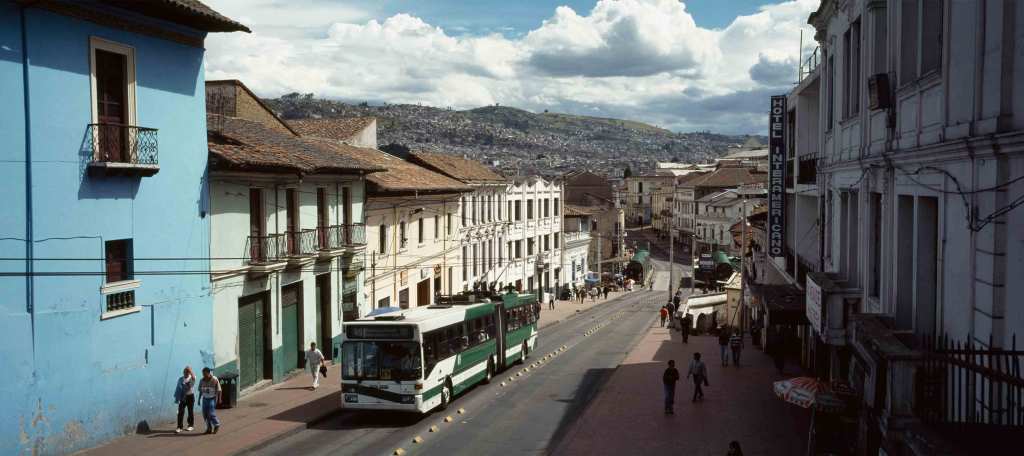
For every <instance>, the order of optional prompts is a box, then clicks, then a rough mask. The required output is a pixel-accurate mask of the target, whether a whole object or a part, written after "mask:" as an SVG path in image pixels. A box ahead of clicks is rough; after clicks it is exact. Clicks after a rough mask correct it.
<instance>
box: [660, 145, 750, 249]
mask: <svg viewBox="0 0 1024 456" xmlns="http://www.w3.org/2000/svg"><path fill="white" fill-rule="evenodd" d="M767 180H768V174H767V173H764V172H760V171H757V170H754V169H751V168H749V167H746V166H742V165H738V164H723V165H721V166H719V167H718V168H717V169H715V170H714V171H711V172H707V173H703V174H690V175H689V176H686V177H684V178H682V179H680V181H679V184H678V185H677V186H676V187H675V188H674V189H673V191H674V192H675V193H676V194H679V195H680V199H681V201H680V204H683V205H686V207H692V210H693V211H694V212H693V213H692V215H691V214H687V215H685V216H680V217H679V218H680V220H681V228H682V229H683V230H684V231H683V233H684V234H686V231H685V230H686V229H687V228H688V227H692V230H693V231H692V233H693V234H692V236H693V237H692V238H691V239H689V241H690V242H691V245H693V247H694V250H693V254H694V255H696V254H698V253H701V252H704V253H709V252H713V251H716V250H722V249H720V248H719V246H720V245H726V246H727V245H728V244H729V242H728V241H727V239H728V237H729V227H730V226H731V225H732V224H733V223H735V222H736V221H738V220H740V218H741V216H742V211H732V210H730V211H729V212H730V214H732V216H731V217H727V216H726V214H725V212H726V211H725V209H726V206H728V207H732V206H729V205H726V206H714V205H709V204H710V203H715V204H724V203H725V202H733V201H734V200H737V199H743V198H742V197H738V196H737V195H738V194H737V193H736V192H735V190H736V189H738V188H739V187H741V186H745V185H756V184H763V183H765V182H767ZM729 190H733V192H732V193H723V192H727V191H729ZM716 194H718V195H719V197H718V199H715V198H714V197H713V195H716ZM730 195H731V196H730ZM737 204H738V203H737ZM748 204H749V202H748ZM737 207H740V208H741V207H742V205H738V206H737ZM750 207H752V206H750ZM748 208H749V207H748ZM691 216H692V218H691ZM701 217H703V222H702V219H701ZM691 220H692V222H691ZM729 220H731V222H730V221H729Z"/></svg>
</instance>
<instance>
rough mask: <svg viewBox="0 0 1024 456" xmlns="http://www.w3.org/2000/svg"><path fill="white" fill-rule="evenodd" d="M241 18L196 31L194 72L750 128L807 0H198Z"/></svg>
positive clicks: (680, 125)
mask: <svg viewBox="0 0 1024 456" xmlns="http://www.w3.org/2000/svg"><path fill="white" fill-rule="evenodd" d="M206 3H207V4H209V5H210V6H211V7H213V8H214V9H216V10H217V11H219V12H221V13H222V14H225V15H227V16H228V17H231V18H232V19H235V20H237V21H240V22H242V23H244V24H246V25H248V26H249V27H250V28H251V29H252V30H253V33H251V34H247V33H216V34H211V35H210V36H209V37H208V38H207V41H206V47H207V60H206V77H207V79H226V78H232V79H240V80H242V81H243V82H244V83H245V84H246V85H247V86H248V87H249V88H250V89H252V90H253V91H254V92H256V93H257V94H258V95H260V96H263V97H276V96H279V95H282V94H285V93H290V92H300V93H313V94H315V95H316V96H318V97H323V98H330V99H337V100H342V101H348V102H364V101H366V102H369V103H371V104H382V103H412V104H417V103H419V104H424V105H431V106H437V107H451V108H454V109H470V108H475V107H480V106H488V105H494V104H501V105H503V106H514V107H518V108H522V109H527V110H530V111H534V112H540V111H544V110H549V111H551V112H566V113H571V114H581V115H591V116H599V117H613V118H622V119H630V120H639V121H642V122H647V123H650V124H653V125H657V126H660V127H664V128H668V129H671V130H673V131H681V132H688V131H704V130H709V131H712V132H717V133H728V134H764V133H765V132H766V131H767V122H768V117H767V107H768V102H769V96H770V95H774V94H783V93H786V92H787V91H788V90H789V89H790V88H792V87H793V84H794V83H795V81H796V73H797V62H798V54H800V53H801V52H800V50H799V48H800V31H801V30H803V32H804V49H803V53H804V54H805V55H806V54H807V53H809V52H810V51H811V50H812V49H813V40H812V38H811V37H812V36H813V29H812V28H810V26H808V25H807V16H808V15H809V14H810V13H811V12H812V11H814V10H815V9H816V8H817V4H818V0H790V1H774V2H773V1H764V0H683V1H680V0H561V1H555V2H549V1H542V0H516V1H510V0H474V1H468V0H376V1H374V0H363V1H355V0H351V1H349V0H206Z"/></svg>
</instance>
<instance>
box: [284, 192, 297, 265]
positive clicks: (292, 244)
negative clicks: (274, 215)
mask: <svg viewBox="0 0 1024 456" xmlns="http://www.w3.org/2000/svg"><path fill="white" fill-rule="evenodd" d="M298 203H299V201H298V199H297V192H296V191H295V189H294V188H289V189H287V190H285V225H286V228H285V230H286V231H287V233H288V234H287V238H288V253H290V254H293V255H294V254H296V253H298V252H299V204H298Z"/></svg>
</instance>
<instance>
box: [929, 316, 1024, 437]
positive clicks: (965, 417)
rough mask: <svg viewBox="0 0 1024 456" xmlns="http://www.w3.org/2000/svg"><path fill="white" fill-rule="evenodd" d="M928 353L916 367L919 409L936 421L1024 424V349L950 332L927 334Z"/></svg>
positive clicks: (970, 424)
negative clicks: (956, 337)
mask: <svg viewBox="0 0 1024 456" xmlns="http://www.w3.org/2000/svg"><path fill="white" fill-rule="evenodd" d="M920 347H921V349H922V350H923V351H924V353H925V355H924V359H923V361H922V363H921V364H920V365H918V367H917V370H916V373H915V398H914V413H915V415H917V416H918V418H920V419H921V420H922V421H924V422H926V423H929V424H934V425H955V426H965V427H983V428H988V429H987V430H992V429H997V430H998V429H999V428H1005V430H1007V431H1012V430H1013V429H1017V430H1020V429H1021V426H1024V376H1022V373H1021V362H1022V360H1024V350H1018V349H1017V338H1016V336H1014V337H1013V338H1012V343H1011V346H1010V348H1009V349H1005V348H991V347H992V339H991V337H990V338H989V344H988V345H987V346H984V345H982V344H978V343H975V342H970V341H968V342H962V341H958V340H953V339H950V338H949V337H946V336H941V337H931V336H929V337H924V338H922V340H921V345H920Z"/></svg>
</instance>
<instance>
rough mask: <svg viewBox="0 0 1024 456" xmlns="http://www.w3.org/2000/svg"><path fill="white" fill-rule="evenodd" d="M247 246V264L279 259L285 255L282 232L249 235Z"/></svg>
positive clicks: (270, 261) (271, 261)
mask: <svg viewBox="0 0 1024 456" xmlns="http://www.w3.org/2000/svg"><path fill="white" fill-rule="evenodd" d="M248 244H249V245H248V246H247V248H246V249H245V251H246V253H247V255H248V257H247V258H246V262H247V263H249V264H264V263H273V262H276V261H281V259H282V258H283V257H284V256H285V252H286V249H285V236H284V235H283V234H269V235H266V236H249V241H248Z"/></svg>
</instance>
